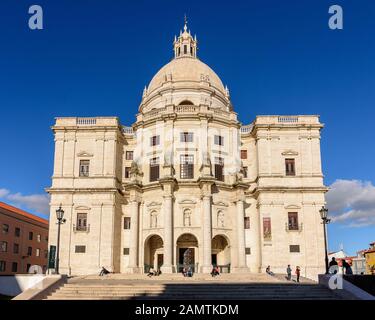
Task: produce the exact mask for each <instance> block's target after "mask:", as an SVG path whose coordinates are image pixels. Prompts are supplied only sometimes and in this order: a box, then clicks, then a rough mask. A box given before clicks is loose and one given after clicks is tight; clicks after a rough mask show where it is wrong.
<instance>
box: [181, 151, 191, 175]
mask: <svg viewBox="0 0 375 320" xmlns="http://www.w3.org/2000/svg"><path fill="white" fill-rule="evenodd" d="M180 162H181V164H180V178H181V179H194V156H193V155H189V154H185V155H181V156H180Z"/></svg>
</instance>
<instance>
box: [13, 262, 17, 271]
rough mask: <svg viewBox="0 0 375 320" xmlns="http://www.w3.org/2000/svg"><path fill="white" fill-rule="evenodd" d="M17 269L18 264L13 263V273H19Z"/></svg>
mask: <svg viewBox="0 0 375 320" xmlns="http://www.w3.org/2000/svg"><path fill="white" fill-rule="evenodd" d="M17 269H18V264H17V262H13V263H12V272H17Z"/></svg>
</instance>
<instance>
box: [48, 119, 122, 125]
mask: <svg viewBox="0 0 375 320" xmlns="http://www.w3.org/2000/svg"><path fill="white" fill-rule="evenodd" d="M55 125H56V126H62V127H71V126H72V127H73V126H74V127H75V126H82V127H90V126H118V125H119V120H118V118H117V117H90V118H76V117H74V118H73V117H66V118H56V124H55Z"/></svg>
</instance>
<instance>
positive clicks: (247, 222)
mask: <svg viewBox="0 0 375 320" xmlns="http://www.w3.org/2000/svg"><path fill="white" fill-rule="evenodd" d="M244 220H245V229H250V217H245V218H244Z"/></svg>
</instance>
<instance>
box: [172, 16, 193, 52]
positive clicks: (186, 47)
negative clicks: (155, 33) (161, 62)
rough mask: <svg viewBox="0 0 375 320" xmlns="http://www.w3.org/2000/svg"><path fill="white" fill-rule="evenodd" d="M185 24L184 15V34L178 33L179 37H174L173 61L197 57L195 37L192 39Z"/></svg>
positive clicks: (185, 18)
mask: <svg viewBox="0 0 375 320" xmlns="http://www.w3.org/2000/svg"><path fill="white" fill-rule="evenodd" d="M187 23H188V21H187V17H186V14H185V17H184V32H182V31H180V35H179V37H178V38H177V37H176V36H175V37H174V42H173V50H174V57H175V59H177V58H196V57H197V44H198V41H197V37H196V36H194V38H193V37H192V35H191V33H190V30H188V27H187Z"/></svg>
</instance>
